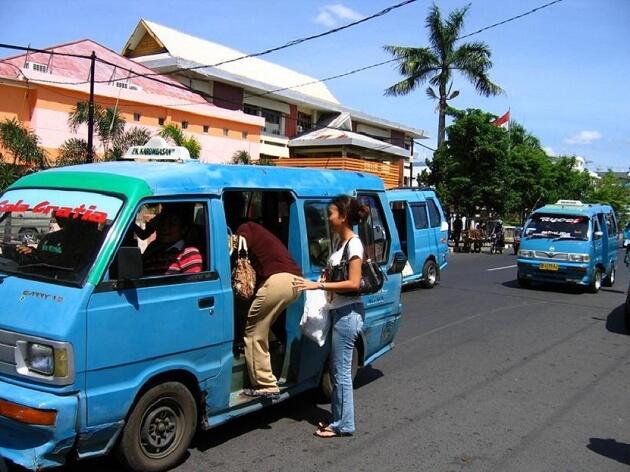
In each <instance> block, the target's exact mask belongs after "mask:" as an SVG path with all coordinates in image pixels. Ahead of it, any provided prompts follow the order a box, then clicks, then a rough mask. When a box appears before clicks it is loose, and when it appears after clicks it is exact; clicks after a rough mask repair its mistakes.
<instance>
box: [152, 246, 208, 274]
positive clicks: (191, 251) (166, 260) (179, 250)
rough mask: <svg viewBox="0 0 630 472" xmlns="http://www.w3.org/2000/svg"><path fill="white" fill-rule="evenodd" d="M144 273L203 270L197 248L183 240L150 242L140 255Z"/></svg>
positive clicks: (190, 272)
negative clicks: (164, 242) (169, 242)
mask: <svg viewBox="0 0 630 472" xmlns="http://www.w3.org/2000/svg"><path fill="white" fill-rule="evenodd" d="M142 260H143V266H144V275H146V276H152V275H175V274H193V273H198V272H201V271H203V258H202V257H201V253H200V252H199V249H197V248H196V247H194V246H186V244H185V242H184V240H181V239H180V240H179V241H177V242H176V243H175V244H168V245H167V244H161V243H158V242H157V241H154V242H152V243H151V244H149V246H148V247H147V249H146V251H145V252H144V254H143V255H142Z"/></svg>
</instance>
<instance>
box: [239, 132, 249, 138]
mask: <svg viewBox="0 0 630 472" xmlns="http://www.w3.org/2000/svg"><path fill="white" fill-rule="evenodd" d="M247 136H249V135H248V134H247V131H242V132H241V137H242V138H243V139H247Z"/></svg>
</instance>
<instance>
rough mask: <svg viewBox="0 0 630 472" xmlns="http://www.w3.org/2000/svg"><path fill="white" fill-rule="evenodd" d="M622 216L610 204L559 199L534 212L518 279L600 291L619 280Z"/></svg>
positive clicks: (525, 282)
mask: <svg viewBox="0 0 630 472" xmlns="http://www.w3.org/2000/svg"><path fill="white" fill-rule="evenodd" d="M617 233H618V229H617V219H616V217H615V212H614V211H613V209H612V207H611V206H609V205H602V204H591V203H582V202H580V201H576V200H559V201H558V202H557V203H556V204H553V205H545V206H544V207H542V208H539V209H538V210H536V211H535V212H534V213H532V215H531V216H530V217H529V219H528V221H527V223H526V224H525V227H524V229H523V232H522V238H521V246H520V249H519V251H518V259H517V262H518V270H517V280H518V283H519V284H520V285H521V286H529V285H531V283H532V282H543V283H546V282H551V283H564V284H577V285H581V286H584V287H586V288H588V290H589V291H590V292H592V293H597V292H598V291H599V289H600V288H601V286H602V285H605V286H608V287H610V286H612V285H613V284H614V283H615V270H616V266H617V245H618V241H617Z"/></svg>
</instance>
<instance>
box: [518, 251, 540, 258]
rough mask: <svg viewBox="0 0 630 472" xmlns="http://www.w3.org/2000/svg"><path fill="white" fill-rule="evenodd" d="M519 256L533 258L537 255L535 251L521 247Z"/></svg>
mask: <svg viewBox="0 0 630 472" xmlns="http://www.w3.org/2000/svg"><path fill="white" fill-rule="evenodd" d="M518 257H522V258H523V259H533V258H534V257H536V256H535V255H534V251H531V250H529V249H519V250H518Z"/></svg>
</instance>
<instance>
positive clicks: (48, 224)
mask: <svg viewBox="0 0 630 472" xmlns="http://www.w3.org/2000/svg"><path fill="white" fill-rule="evenodd" d="M122 203H123V202H122V200H121V199H119V198H116V197H112V196H108V195H102V194H98V193H92V192H81V191H70V190H50V189H18V190H9V191H7V192H6V193H5V194H3V195H2V196H0V274H5V275H11V274H15V275H22V276H25V277H32V278H41V279H45V280H49V281H50V280H52V281H57V282H61V283H70V284H73V285H80V284H81V283H82V282H83V280H84V278H85V276H86V275H87V272H88V270H89V268H90V267H91V266H92V263H93V262H94V258H95V257H96V254H97V253H98V251H99V249H100V247H101V245H102V243H103V241H104V239H105V236H106V235H107V232H108V231H109V229H110V227H111V224H112V222H113V220H114V219H115V218H116V215H117V214H118V211H119V210H120V208H121V206H122Z"/></svg>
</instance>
